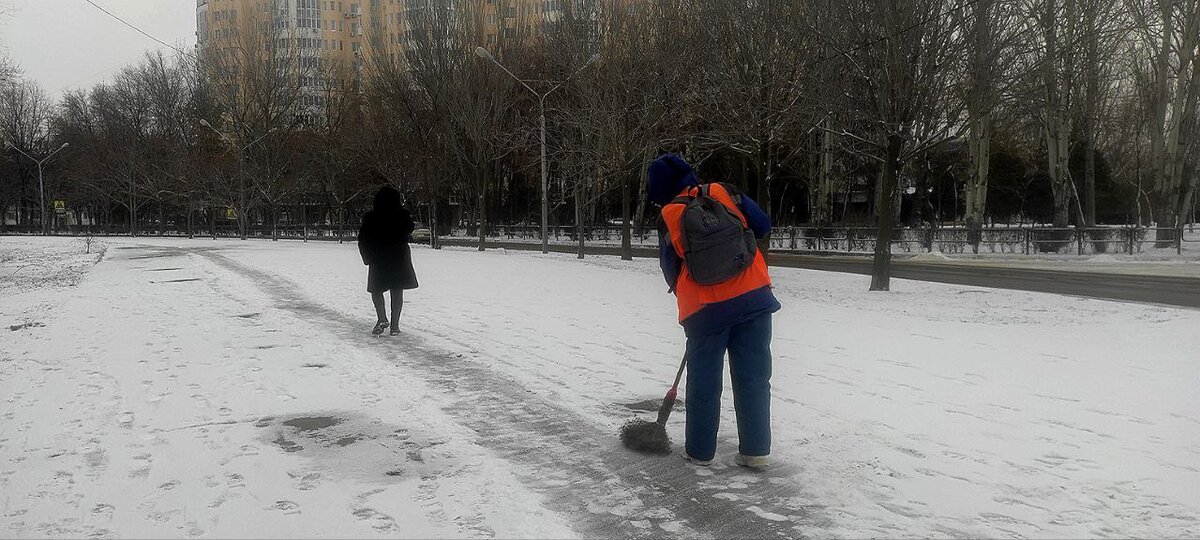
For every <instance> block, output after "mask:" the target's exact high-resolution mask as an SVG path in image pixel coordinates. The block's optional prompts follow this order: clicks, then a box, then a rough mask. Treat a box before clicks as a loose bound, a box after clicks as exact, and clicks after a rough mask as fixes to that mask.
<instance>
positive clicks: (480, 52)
mask: <svg viewBox="0 0 1200 540" xmlns="http://www.w3.org/2000/svg"><path fill="white" fill-rule="evenodd" d="M475 56H478V57H480V58H483V59H484V60H495V58H494V57H492V52H491V51H489V50H487V49H485V48H483V47H475Z"/></svg>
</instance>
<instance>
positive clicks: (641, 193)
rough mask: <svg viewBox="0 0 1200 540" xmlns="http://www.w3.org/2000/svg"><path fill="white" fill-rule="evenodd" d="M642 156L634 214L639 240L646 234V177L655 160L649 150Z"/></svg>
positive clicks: (634, 231) (634, 232)
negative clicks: (651, 163) (644, 218)
mask: <svg viewBox="0 0 1200 540" xmlns="http://www.w3.org/2000/svg"><path fill="white" fill-rule="evenodd" d="M642 156H643V159H642V166H641V168H640V169H641V170H640V171H639V176H638V196H637V210H635V211H634V214H633V216H634V219H635V220H636V221H635V222H634V225H633V227H634V228H633V234H636V235H637V236H638V238H641V237H642V234H644V232H645V231H644V230H643V229H644V227H645V224H644V223H643V221H644V220H643V216H645V215H646V181H647V178H646V176H647V175H648V174H649V171H650V160H651V159H653V158H654V154H653V153H652V152H651V151H650V150H649V149H647V150H646V151H645V152H644V153H643V154H642Z"/></svg>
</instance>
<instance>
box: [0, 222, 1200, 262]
mask: <svg viewBox="0 0 1200 540" xmlns="http://www.w3.org/2000/svg"><path fill="white" fill-rule="evenodd" d="M1184 231H1185V228H1182V227H1181V228H1162V227H1133V226H1122V227H1067V228H1054V227H1028V226H1026V227H987V228H983V229H979V230H978V231H977V232H975V234H977V235H978V242H977V245H976V244H974V243H972V236H973V231H971V230H969V229H966V228H963V227H911V228H898V229H896V230H895V231H894V233H893V234H894V237H893V239H892V241H891V244H892V251H893V253H926V252H933V251H937V252H941V253H949V254H955V253H976V252H978V253H991V254H1020V255H1032V254H1039V253H1042V254H1059V255H1087V254H1102V253H1113V254H1136V253H1142V252H1144V251H1145V250H1146V249H1151V248H1157V249H1174V251H1175V252H1176V253H1182V251H1183V247H1184V245H1185V244H1192V243H1200V238H1192V239H1189V238H1187V235H1185V234H1184ZM39 232H40V230H39V228H38V227H37V226H12V225H9V226H5V227H3V228H0V234H38V233H39ZM486 232H487V234H486V237H487V239H488V240H490V241H495V242H530V243H535V242H541V228H540V226H537V225H496V226H490V227H488V229H487V231H486ZM622 233H623V229H622V227H619V226H603V227H584V228H582V230H580V229H579V228H577V227H574V226H556V227H550V228H549V236H550V242H551V243H555V244H574V243H577V242H578V241H579V236H578V235H579V234H582V235H583V238H584V242H585V244H591V245H619V244H620V243H621V235H622ZM52 234H55V235H69V236H84V235H96V236H107V235H114V236H129V235H130V230H129V227H128V225H123V226H121V225H113V226H73V227H70V228H67V229H65V230H59V231H54V232H53V233H52ZM191 235H192V236H195V237H201V238H204V237H208V238H238V237H240V236H241V232H240V229H239V228H238V227H237V225H236V224H230V225H218V226H217V227H216V228H215V230H214V229H212V228H211V227H210V226H209V224H197V226H196V227H194V228H193V230H192V234H191ZM357 235H358V227H357V225H350V224H348V225H346V226H345V227H338V226H331V225H308V226H302V225H279V226H274V227H273V226H270V225H254V226H249V227H247V228H246V236H247V237H248V238H280V239H295V240H305V241H307V240H343V241H349V240H354V239H355V238H356V236H357ZM1160 235H1161V238H1160ZM136 236H147V237H152V236H174V237H181V236H183V237H186V236H189V234H188V231H187V230H186V229H184V230H181V229H179V228H176V227H167V228H165V229H162V230H160V229H159V228H158V227H157V226H146V227H140V228H138V229H137V230H136ZM448 237H449V238H456V239H465V240H470V239H474V238H478V237H479V230H478V228H477V227H470V226H469V227H454V228H451V229H450V234H449V235H448ZM631 240H632V244H633V245H634V246H639V247H654V246H657V245H658V232H657V230H656V229H655V228H653V227H646V228H644V229H643V230H642V231H641V232H640V234H634V235H633V237H632V239H631ZM875 243H876V240H875V228H874V227H777V228H775V229H774V230H773V231H772V233H771V238H770V245H771V249H773V250H778V251H793V252H819V253H847V254H863V253H871V252H873V251H874V250H875Z"/></svg>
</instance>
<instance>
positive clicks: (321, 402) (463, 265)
mask: <svg viewBox="0 0 1200 540" xmlns="http://www.w3.org/2000/svg"><path fill="white" fill-rule="evenodd" d="M105 241H106V243H107V244H108V245H107V246H106V247H107V252H106V254H105V255H104V256H103V259H102V260H101V262H100V263H99V264H96V265H95V266H94V267H91V264H92V263H93V262H94V261H95V260H96V257H97V256H96V255H95V254H92V255H85V254H82V250H83V246H82V244H81V241H80V240H78V239H35V238H6V237H0V294H3V299H2V300H0V323H3V327H0V332H2V333H3V334H4V335H3V337H0V400H2V403H0V415H2V419H3V420H2V422H0V537H9V536H17V537H44V536H54V537H63V536H68V537H79V536H121V537H129V536H134V537H184V536H188V537H289V536H326V537H328V536H333V537H376V536H379V537H383V536H393V537H395V536H398V537H491V536H497V537H597V536H608V537H639V536H644V537H663V536H669V537H688V538H691V537H719V538H724V537H733V536H743V537H787V536H821V537H831V536H832V537H863V536H875V537H878V536H959V537H962V536H971V537H976V536H986V537H1001V536H1003V537H1012V536H1026V537H1044V538H1049V537H1130V536H1132V537H1194V536H1197V535H1200V496H1198V495H1197V491H1196V489H1195V487H1194V486H1196V485H1200V465H1198V464H1200V420H1197V418H1196V414H1195V411H1197V410H1200V391H1198V390H1200V363H1198V362H1197V359H1198V354H1200V353H1197V352H1196V351H1198V350H1200V333H1198V332H1196V328H1200V312H1197V311H1195V310H1184V309H1173V308H1166V307H1160V306H1141V305H1135V304H1126V303H1117V302H1107V301H1099V300H1088V299H1081V298H1071V297H1060V296H1054V295H1046V294H1038V293H1025V292H1015V291H999V290H990V289H981V288H972V287H959V286H947V285H940V284H931V283H919V282H910V281H904V280H894V282H893V289H894V290H893V291H892V292H890V293H868V292H867V291H866V288H867V287H866V284H867V282H866V279H867V278H864V277H861V276H852V275H842V274H829V273H821V272H814V271H805V270H792V269H773V275H774V276H775V279H776V292H777V294H778V295H779V296H780V299H781V301H782V303H783V304H784V310H783V311H781V312H780V313H779V314H778V315H777V318H776V319H775V329H776V330H775V340H774V352H775V378H774V389H775V393H774V398H775V399H774V431H775V451H774V456H773V457H774V459H775V462H776V464H777V465H776V466H775V467H774V468H772V469H771V470H770V471H769V472H767V473H753V472H749V471H746V470H743V469H740V468H738V467H736V466H732V464H731V458H732V454H733V452H734V451H735V448H736V431H735V430H734V429H733V425H734V424H733V418H732V406H731V402H730V400H729V398H728V397H726V411H725V415H724V417H723V420H722V421H723V424H722V425H723V426H724V430H723V431H722V435H721V444H720V449H719V452H720V456H719V460H720V461H719V462H718V463H717V464H716V465H715V466H714V467H711V468H708V469H697V468H693V467H691V466H689V465H686V464H684V463H683V462H682V460H680V459H678V458H677V457H674V456H672V457H665V458H660V457H650V458H647V457H641V456H636V455H632V454H629V453H628V452H626V451H624V450H623V449H621V448H620V446H619V444H618V442H617V438H616V433H617V428H618V427H619V426H620V424H621V423H623V422H624V421H626V420H628V419H629V418H632V417H633V416H634V415H636V414H642V415H646V414H647V413H638V412H636V411H634V410H632V409H630V408H629V407H627V406H626V405H627V404H634V403H638V402H642V401H645V400H653V399H660V398H661V396H662V393H663V392H664V391H665V389H666V386H667V385H668V384H669V379H670V377H671V376H672V375H673V372H674V365H675V364H676V362H677V361H678V359H679V354H680V352H681V350H682V335H681V332H680V331H679V329H678V327H677V326H676V325H675V323H674V306H673V301H672V299H671V297H670V296H669V295H667V294H666V293H665V289H666V287H665V285H664V284H663V283H662V279H661V277H660V276H659V275H658V273H657V269H656V267H655V263H654V261H651V260H637V261H633V262H624V261H620V260H618V259H615V258H610V257H592V258H589V259H586V260H584V261H577V260H575V259H574V257H573V256H571V255H541V254H530V253H524V252H522V253H516V252H503V251H490V252H486V253H478V252H474V251H471V250H465V249H463V250H456V249H445V250H441V251H431V250H428V249H424V248H417V249H415V251H414V258H415V260H416V266H417V270H418V274H419V276H420V279H421V288H420V289H418V290H416V291H412V292H410V293H409V295H408V298H407V302H406V304H405V318H404V320H403V327H404V329H405V333H404V334H403V335H402V336H397V337H394V338H389V337H384V338H376V337H372V336H369V335H367V334H366V332H367V330H368V329H369V327H370V325H371V323H372V320H373V315H372V314H371V309H370V302H369V300H368V298H367V295H366V293H365V292H364V290H363V289H364V282H365V276H366V272H365V267H363V266H362V265H361V263H360V261H359V260H358V255H357V252H356V248H355V246H354V245H352V244H345V245H338V244H333V243H317V242H313V243H308V244H302V243H299V242H268V241H247V242H239V241H212V240H199V239H198V240H192V241H188V240H182V239H165V240H164V239H128V238H126V239H116V238H113V239H106V240H105ZM98 247H100V246H93V249H96V248H98ZM89 267H90V270H88V268H89ZM85 272H86V273H85ZM682 426H683V413H682V411H678V412H676V413H675V416H674V417H673V418H672V421H671V422H670V424H669V428H670V431H671V434H672V437H673V438H674V439H675V441H676V442H677V443H678V442H680V441H681V440H682Z"/></svg>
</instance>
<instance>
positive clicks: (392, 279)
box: [358, 186, 417, 336]
mask: <svg viewBox="0 0 1200 540" xmlns="http://www.w3.org/2000/svg"><path fill="white" fill-rule="evenodd" d="M412 232H413V220H412V215H411V214H409V213H408V210H406V209H405V208H404V205H403V204H402V203H401V200H400V192H399V191H396V188H393V187H391V186H384V187H382V188H380V189H379V191H378V192H376V193H375V207H374V208H373V209H371V210H370V211H369V212H367V213H366V215H364V216H363V222H362V228H360V229H359V230H358V252H359V254H360V255H362V260H363V264H365V265H367V266H368V268H369V270H368V271H367V292H369V293H371V301H372V302H374V303H375V314H376V315H377V316H378V317H379V319H378V322H376V323H375V328H374V329H372V330H371V333H372V334H375V335H379V334H382V333H383V331H384V329H386V328H388V317H387V311H386V309H385V306H384V300H383V292H384V291H391V292H392V319H391V335H393V336H394V335H396V334H399V333H400V310H401V309H403V307H404V290H405V289H415V288H417V273H416V271H414V270H413V264H412V251H411V250H410V249H409V247H408V237H409V235H410V234H412Z"/></svg>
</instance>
